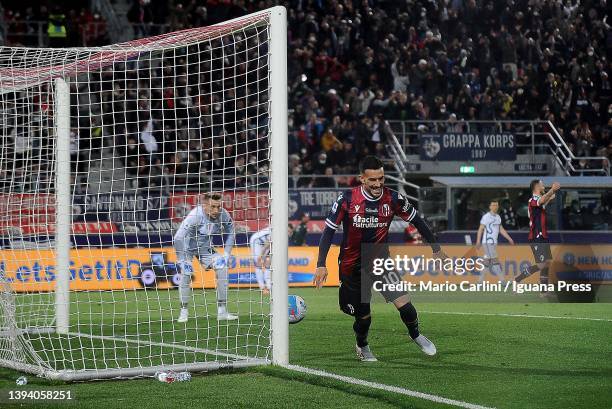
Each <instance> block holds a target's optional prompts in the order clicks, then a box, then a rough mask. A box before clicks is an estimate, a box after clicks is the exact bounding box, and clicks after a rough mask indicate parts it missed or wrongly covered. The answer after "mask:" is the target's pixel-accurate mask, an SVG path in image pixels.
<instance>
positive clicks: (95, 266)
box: [0, 247, 338, 293]
mask: <svg viewBox="0 0 612 409" xmlns="http://www.w3.org/2000/svg"><path fill="white" fill-rule="evenodd" d="M317 255H318V249H317V248H316V247H290V248H289V259H288V265H287V271H286V274H287V275H288V281H289V285H290V286H298V287H299V286H310V285H312V279H313V273H314V271H315V269H316V263H317ZM329 257H331V258H337V257H338V249H337V248H335V249H331V251H330V254H329ZM329 264H330V269H329V277H328V280H327V283H326V285H328V286H337V285H338V268H337V263H333V262H332V263H329ZM193 267H194V276H193V278H192V286H193V287H194V288H214V287H215V285H216V281H215V273H214V271H213V270H204V269H203V268H202V266H201V265H200V263H199V262H198V261H197V260H195V259H194V261H193ZM69 274H70V289H71V290H73V291H82V290H136V289H143V288H173V287H176V286H177V285H178V282H179V281H178V279H179V276H178V270H177V266H176V255H175V252H174V250H173V249H172V248H168V247H164V248H150V249H93V248H92V249H74V250H71V252H70V271H69ZM56 279H57V273H56V271H55V259H54V252H53V251H52V250H0V284H1V283H3V282H4V283H8V285H9V286H10V288H11V289H12V290H13V291H14V292H18V293H23V292H42V291H54V290H55V283H56ZM229 282H230V286H232V287H257V280H256V277H255V267H254V263H253V257H252V256H251V253H250V250H249V249H248V248H246V247H240V248H237V249H235V250H234V252H233V253H232V257H231V258H230V261H229Z"/></svg>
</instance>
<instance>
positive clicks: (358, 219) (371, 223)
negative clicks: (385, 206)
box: [353, 214, 387, 229]
mask: <svg viewBox="0 0 612 409" xmlns="http://www.w3.org/2000/svg"><path fill="white" fill-rule="evenodd" d="M353 227H357V228H360V229H377V228H379V227H387V223H386V222H379V221H378V217H376V216H366V217H364V216H361V215H359V214H356V215H355V216H353Z"/></svg>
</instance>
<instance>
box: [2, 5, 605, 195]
mask: <svg viewBox="0 0 612 409" xmlns="http://www.w3.org/2000/svg"><path fill="white" fill-rule="evenodd" d="M273 3H274V2H272V1H270V0H265V1H264V0H262V1H260V2H257V3H250V2H245V1H241V0H234V1H209V2H206V3H203V2H198V1H195V0H192V1H187V2H185V3H181V2H179V1H167V0H151V1H148V0H137V1H134V4H133V7H132V9H130V11H129V13H128V16H127V17H128V18H129V20H130V21H131V22H132V24H134V26H135V33H136V34H137V35H139V36H144V35H153V34H156V33H157V32H156V30H158V31H159V30H160V29H159V26H156V24H166V26H167V28H168V30H164V31H169V30H179V29H183V28H189V27H194V26H204V25H209V24H213V23H217V22H220V21H225V20H227V19H231V18H234V17H237V16H240V15H244V14H247V13H249V12H251V11H254V10H258V9H263V8H266V7H268V6H272V5H273ZM11 4H12V5H14V6H15V7H17V6H16V4H17V3H15V2H12V3H11ZM67 4H69V3H67ZM285 4H286V5H287V6H288V11H289V39H288V40H289V51H288V55H289V59H288V68H289V73H288V75H289V85H290V101H289V104H290V108H291V109H292V112H291V114H290V117H289V130H290V132H289V153H290V160H289V163H290V174H292V175H293V176H294V177H292V178H290V187H327V186H334V180H333V179H332V178H331V177H332V176H335V175H342V174H354V173H355V172H356V170H357V161H358V158H360V157H363V156H364V155H365V154H368V153H375V154H379V155H384V154H385V148H384V142H385V138H386V136H387V132H388V126H387V122H386V121H388V120H417V121H419V120H443V121H448V122H449V123H450V124H457V126H460V123H461V121H462V120H503V119H521V120H524V119H547V120H550V121H551V122H552V123H553V124H554V125H555V126H556V127H557V128H558V129H559V131H560V132H561V133H562V134H563V137H564V139H565V140H566V142H567V143H568V144H569V145H570V147H571V149H573V151H574V153H575V154H576V155H578V156H593V155H596V156H607V157H611V156H612V141H610V128H611V125H612V122H610V121H611V120H610V117H611V115H610V114H611V113H612V104H611V101H610V82H609V78H608V72H609V71H610V68H611V65H610V62H609V60H608V57H607V52H608V50H609V35H610V34H609V33H610V30H609V25H608V24H607V22H606V18H605V16H606V8H605V5H606V3H605V1H604V0H600V1H595V0H587V1H578V2H575V1H573V0H567V1H565V2H561V1H540V0H520V1H510V2H506V1H503V2H502V1H488V2H486V1H485V2H479V3H477V2H476V1H475V0H467V1H463V0H449V1H447V0H442V1H437V2H435V1H424V0H410V1H406V2H396V1H375V0H369V1H368V0H366V1H344V2H339V1H329V2H320V1H299V0H295V1H288V2H285ZM66 7H68V6H66ZM76 10H77V9H75V8H68V9H66V10H62V9H61V8H57V7H55V8H53V9H52V11H51V12H50V11H49V10H48V8H47V7H46V6H44V5H41V6H40V7H39V8H38V9H32V8H31V7H27V8H25V10H17V9H15V10H9V9H6V10H5V23H7V22H8V23H9V24H8V25H7V27H8V28H9V33H8V34H7V38H9V39H10V38H11V34H10V29H11V27H12V29H14V28H15V27H22V28H23V27H26V28H27V27H28V26H27V24H25V25H24V24H23V21H26V22H27V21H28V20H30V19H40V18H42V19H44V18H49V19H52V17H53V16H58V15H59V16H63V18H64V19H65V20H63V21H65V22H66V23H67V28H68V30H67V31H66V35H67V37H66V39H65V45H80V44H84V43H86V42H87V41H85V39H84V38H83V37H82V35H83V33H84V31H82V30H76V29H75V30H71V29H70V26H71V24H72V23H69V22H70V21H73V22H74V24H73V25H74V26H75V27H80V25H82V24H84V23H87V22H89V21H90V20H91V18H95V15H94V14H92V13H90V12H88V11H87V10H86V9H83V10H81V11H80V12H78V13H77V11H76ZM516 10H522V11H516ZM19 13H23V15H24V17H22V20H19ZM92 16H93V17H92ZM98 18H99V17H98ZM50 24H57V21H56V22H53V21H51V23H50ZM156 27H157V28H156ZM60 31H61V30H60ZM49 33H51V31H49ZM79 33H80V34H79ZM96 41H104V40H103V39H98V40H96ZM232 58H236V59H237V60H236V61H232V62H237V63H238V64H239V63H241V62H245V61H244V60H240V58H241V57H238V56H235V57H232ZM246 58H249V57H246ZM124 68H125V67H124ZM128 68H130V67H128ZM138 68H143V67H138ZM144 68H147V67H144ZM158 68H159V67H158ZM164 70H172V68H170V67H165V68H164ZM128 71H129V70H128ZM132 74H133V73H131V72H128V73H127V75H126V76H125V77H122V76H121V74H117V72H114V73H109V72H108V71H107V72H104V73H102V74H101V76H100V81H101V82H100V86H99V89H96V86H90V87H89V89H88V90H87V91H88V94H89V95H84V94H83V93H80V92H79V91H81V90H80V89H79V88H78V87H77V88H76V89H75V91H77V92H76V93H75V94H77V95H78V98H79V104H80V106H82V107H84V108H81V110H80V111H81V112H78V113H74V114H75V116H76V115H78V117H79V119H80V120H79V123H76V124H74V123H73V126H74V127H75V129H74V130H73V154H74V155H73V156H74V157H75V158H79V155H82V152H83V151H84V149H90V148H99V147H102V146H115V147H118V150H119V153H120V154H121V155H122V156H124V159H125V164H126V165H127V166H128V169H129V172H130V173H131V174H132V175H141V176H142V178H139V180H140V181H141V182H140V183H139V184H141V185H144V186H141V187H148V186H149V185H151V184H153V185H157V184H158V182H156V181H155V180H161V178H159V177H158V176H160V177H161V176H163V175H164V174H166V175H171V176H175V175H177V174H181V175H186V174H189V173H195V172H196V171H197V170H198V169H202V166H201V163H202V162H207V163H208V165H205V168H207V169H208V168H210V167H211V166H212V167H216V168H217V169H220V168H225V169H228V168H231V169H232V170H233V171H234V170H235V174H236V177H234V178H232V177H231V175H223V177H224V178H225V177H226V180H229V179H233V180H235V182H234V183H235V184H236V187H240V186H244V184H245V183H246V180H245V179H244V178H241V176H240V175H246V174H251V175H252V174H261V173H262V170H264V169H262V168H261V167H258V165H259V164H260V163H259V159H260V158H258V157H257V156H255V157H253V156H248V155H244V153H245V152H246V151H247V150H248V149H247V148H244V147H246V146H247V145H246V144H245V143H244V142H245V141H244V140H243V139H245V138H246V137H247V135H246V134H241V135H236V136H231V137H229V138H230V142H229V143H228V139H227V138H226V135H227V132H229V133H230V134H233V133H232V132H231V131H232V130H231V129H222V128H219V129H216V130H214V131H213V133H217V135H216V136H219V137H220V138H219V140H223V141H224V143H225V145H227V146H224V147H220V146H216V147H215V150H214V152H213V153H212V154H211V155H209V157H206V155H205V154H201V155H197V154H194V153H193V152H191V153H189V154H188V155H187V156H185V154H184V153H182V152H181V150H184V149H182V148H185V147H186V146H185V143H187V142H184V140H188V139H190V135H187V134H185V132H186V131H185V130H184V129H181V127H182V126H183V127H184V126H186V125H187V122H185V121H181V119H189V118H190V117H192V116H193V115H196V116H197V115H201V114H202V113H204V114H210V115H212V116H213V117H214V115H215V113H214V112H212V113H211V112H210V110H211V109H212V110H215V109H217V108H219V107H220V106H221V105H222V104H219V101H216V100H215V98H225V99H226V100H227V101H230V105H231V104H233V103H234V102H236V101H235V100H236V99H237V98H238V99H239V98H241V96H240V95H238V97H236V95H229V94H227V93H226V94H225V95H222V94H218V96H214V97H213V100H211V101H206V100H201V99H199V96H198V95H197V92H196V89H197V88H196V87H194V86H190V85H193V84H194V82H193V81H192V80H191V79H190V78H187V75H185V73H184V72H181V70H180V69H179V68H176V70H175V71H170V72H164V73H161V74H159V75H160V76H166V77H167V76H172V77H174V78H176V81H177V83H176V87H174V85H172V86H170V88H173V87H174V88H175V89H176V91H175V90H174V89H169V88H168V87H166V86H161V84H160V83H155V82H153V83H152V84H153V85H155V86H154V87H152V88H154V89H153V90H152V92H151V93H149V94H148V95H139V94H138V92H137V90H136V87H137V86H138V81H137V80H134V77H133V75H132ZM109 75H110V77H109ZM139 75H142V74H139ZM113 76H114V77H113ZM113 79H114V80H116V82H115V84H113ZM123 80H125V81H123ZM198 80H199V81H201V80H203V79H202V78H196V79H195V81H198ZM204 80H206V79H205V78H204ZM209 80H210V79H209ZM152 81H154V78H153V79H152ZM188 81H189V83H187V82H188ZM225 81H226V83H225V84H221V85H220V90H223V89H229V88H231V85H232V84H231V83H229V82H228V81H236V82H237V81H238V79H230V77H226V79H225ZM109 84H110V85H109ZM82 86H85V87H87V86H86V85H85V84H83V85H82ZM258 86H259V87H260V88H259V89H263V87H265V84H264V83H258ZM122 87H123V88H122ZM250 87H251V86H250V85H249V87H247V88H250ZM92 91H100V94H98V96H97V97H96V96H95V95H94V94H95V92H94V93H92ZM217 91H219V90H217ZM174 92H176V94H175V93H174ZM228 92H229V91H228ZM246 93H247V94H248V95H252V94H253V93H252V89H248V90H246ZM144 94H146V93H144ZM126 96H127V97H126ZM73 98H77V96H76V95H74V94H73ZM83 98H85V99H87V101H84V100H81V99H83ZM96 98H97V99H96ZM122 98H123V99H125V102H117V100H120V99H122ZM75 103H76V101H75ZM241 103H244V104H246V107H243V108H247V109H246V110H240V111H244V112H246V113H247V116H248V117H250V118H254V117H257V118H258V119H257V120H256V121H255V122H257V123H254V124H250V126H251V127H255V128H258V129H259V127H260V125H261V122H262V121H263V120H264V117H262V115H265V113H261V112H259V108H258V107H257V104H256V103H255V102H254V101H253V100H252V99H249V98H246V99H244V100H243V101H242V102H241ZM122 104H123V105H122ZM175 104H176V107H178V108H177V109H175ZM132 105H134V106H132ZM96 107H97V108H96ZM160 107H163V108H161V109H160ZM90 108H91V111H90V112H85V111H87V110H88V109H90ZM235 108H236V107H234V108H232V107H221V109H222V110H223V111H225V112H233V111H235V112H238V111H236V109H235ZM83 109H84V110H85V111H83ZM147 109H148V110H149V111H151V112H153V111H155V110H157V112H162V111H163V112H164V115H165V118H168V115H171V116H173V120H174V119H176V120H177V122H176V123H174V125H168V123H167V122H165V121H164V120H161V118H160V117H159V116H158V117H155V115H154V114H151V116H147V113H146V111H147ZM96 110H97V111H96ZM122 110H127V111H128V112H131V114H130V113H128V114H126V115H125V118H123V117H122V118H117V114H118V112H120V111H122ZM206 110H209V111H208V112H204V111H206ZM253 110H255V113H253ZM170 111H177V113H176V114H169V112H170ZM183 111H184V112H188V111H189V112H191V113H182V112H183ZM198 111H199V112H198ZM134 112H140V115H139V116H138V117H137V118H131V117H130V115H132V116H133V113H134ZM162 116H163V115H162ZM224 120H225V121H228V118H224ZM239 120H240V118H231V119H230V121H229V122H232V121H234V122H236V121H239ZM117 121H119V122H118V123H122V122H123V123H129V124H130V127H125V128H121V127H119V128H117V127H112V128H113V129H112V130H111V132H108V131H107V130H105V127H104V126H102V123H105V124H110V123H117ZM213 121H214V118H213ZM216 123H219V120H218V119H217V120H216ZM134 124H135V125H134ZM201 125H202V124H201V123H200V124H196V125H195V126H196V127H197V126H201ZM204 125H206V124H204ZM107 128H108V127H107ZM126 128H130V129H126ZM132 128H133V129H132ZM168 129H172V130H173V131H172V132H164V130H168ZM117 135H123V139H120V140H117ZM256 143H257V142H255V144H256ZM16 145H17V144H16ZM188 145H189V143H188ZM241 146H243V148H240V147H241ZM26 147H27V144H26ZM261 148H262V147H261V146H259V147H258V146H255V147H251V149H255V150H257V149H259V150H260V151H261ZM241 149H242V151H241ZM245 149H246V150H245ZM78 152H81V153H80V154H79V153H78ZM161 152H163V155H160V153H161ZM81 159H82V160H81V161H80V164H79V171H81V172H86V171H87V169H86V166H87V163H88V161H87V160H85V159H86V158H81ZM221 161H222V162H223V163H221ZM590 165H591V162H590V161H588V160H583V161H580V166H581V167H582V168H584V169H588V168H589V167H590ZM208 170H209V169H208ZM305 174H319V175H325V176H327V177H322V178H309V177H302V176H301V175H305ZM146 175H150V177H145V176H146ZM179 179H181V178H179ZM189 182H191V181H189V180H187V177H184V178H182V179H181V180H179V182H177V183H189ZM339 182H340V185H349V184H350V183H351V180H350V178H345V179H340V180H339Z"/></svg>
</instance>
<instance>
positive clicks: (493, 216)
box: [476, 200, 514, 279]
mask: <svg viewBox="0 0 612 409" xmlns="http://www.w3.org/2000/svg"><path fill="white" fill-rule="evenodd" d="M498 210H499V202H497V200H492V201H491V203H490V204H489V212H488V213H485V214H484V215H483V216H482V218H481V219H480V227H478V234H477V235H476V248H480V246H481V245H482V247H484V253H485V254H484V258H485V264H486V266H487V267H488V268H489V271H491V274H493V275H494V276H497V277H498V278H499V277H501V275H502V270H501V265H500V264H499V259H498V258H497V238H498V237H499V234H500V233H501V235H502V236H504V237H505V238H506V240H508V242H509V243H510V244H514V240H512V237H510V235H509V234H508V232H507V231H506V229H504V226H502V224H501V217H500V216H499V215H498V214H497V211H498ZM481 279H484V274H483V275H481Z"/></svg>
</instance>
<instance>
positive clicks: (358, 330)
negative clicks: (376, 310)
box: [353, 317, 372, 348]
mask: <svg viewBox="0 0 612 409" xmlns="http://www.w3.org/2000/svg"><path fill="white" fill-rule="evenodd" d="M370 324H372V317H367V318H357V317H355V322H354V323H353V331H355V339H356V340H357V346H358V347H359V348H363V347H365V346H367V345H368V332H369V331H370Z"/></svg>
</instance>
